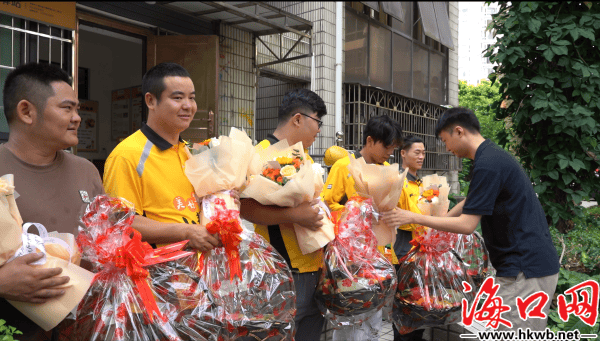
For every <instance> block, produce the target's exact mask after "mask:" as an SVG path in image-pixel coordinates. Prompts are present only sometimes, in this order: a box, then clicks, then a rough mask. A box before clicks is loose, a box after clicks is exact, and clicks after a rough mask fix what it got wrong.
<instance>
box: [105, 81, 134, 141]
mask: <svg viewBox="0 0 600 341" xmlns="http://www.w3.org/2000/svg"><path fill="white" fill-rule="evenodd" d="M130 100H131V89H120V90H114V91H113V92H112V101H111V107H110V108H111V138H112V140H113V141H118V140H119V139H121V138H125V137H127V136H129V134H130V131H129V125H130V123H129V117H130V111H131V110H130V104H131V103H130Z"/></svg>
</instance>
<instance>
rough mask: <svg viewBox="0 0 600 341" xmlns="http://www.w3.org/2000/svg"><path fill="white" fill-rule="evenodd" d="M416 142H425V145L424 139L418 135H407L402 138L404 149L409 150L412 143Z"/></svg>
mask: <svg viewBox="0 0 600 341" xmlns="http://www.w3.org/2000/svg"><path fill="white" fill-rule="evenodd" d="M415 143H423V145H425V143H424V142H423V140H422V139H421V138H420V137H418V136H414V135H410V136H406V137H405V138H404V139H403V140H402V150H409V149H410V147H412V145H413V144H415Z"/></svg>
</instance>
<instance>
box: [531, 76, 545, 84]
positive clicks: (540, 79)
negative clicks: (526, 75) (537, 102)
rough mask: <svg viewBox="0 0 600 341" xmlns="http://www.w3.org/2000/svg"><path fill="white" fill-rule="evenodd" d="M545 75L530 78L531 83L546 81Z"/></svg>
mask: <svg viewBox="0 0 600 341" xmlns="http://www.w3.org/2000/svg"><path fill="white" fill-rule="evenodd" d="M546 80H547V79H546V77H542V76H535V77H533V78H532V79H531V83H535V84H544V83H546Z"/></svg>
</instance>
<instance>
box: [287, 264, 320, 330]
mask: <svg viewBox="0 0 600 341" xmlns="http://www.w3.org/2000/svg"><path fill="white" fill-rule="evenodd" d="M292 276H293V277H294V285H295V287H296V318H295V319H294V322H295V325H296V338H295V339H296V340H297V341H319V340H320V339H321V333H322V331H323V323H324V322H325V318H323V315H321V311H320V310H319V307H318V306H317V301H315V298H314V296H315V290H316V288H317V282H318V280H319V272H318V271H315V272H304V273H292Z"/></svg>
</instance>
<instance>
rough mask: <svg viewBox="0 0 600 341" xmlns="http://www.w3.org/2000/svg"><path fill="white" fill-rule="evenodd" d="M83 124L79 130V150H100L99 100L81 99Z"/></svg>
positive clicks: (80, 114)
mask: <svg viewBox="0 0 600 341" xmlns="http://www.w3.org/2000/svg"><path fill="white" fill-rule="evenodd" d="M79 106H80V107H79V117H81V124H80V125H79V129H78V130H77V138H78V139H79V143H78V144H77V150H78V151H80V152H97V151H98V101H90V100H84V99H80V100H79Z"/></svg>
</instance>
